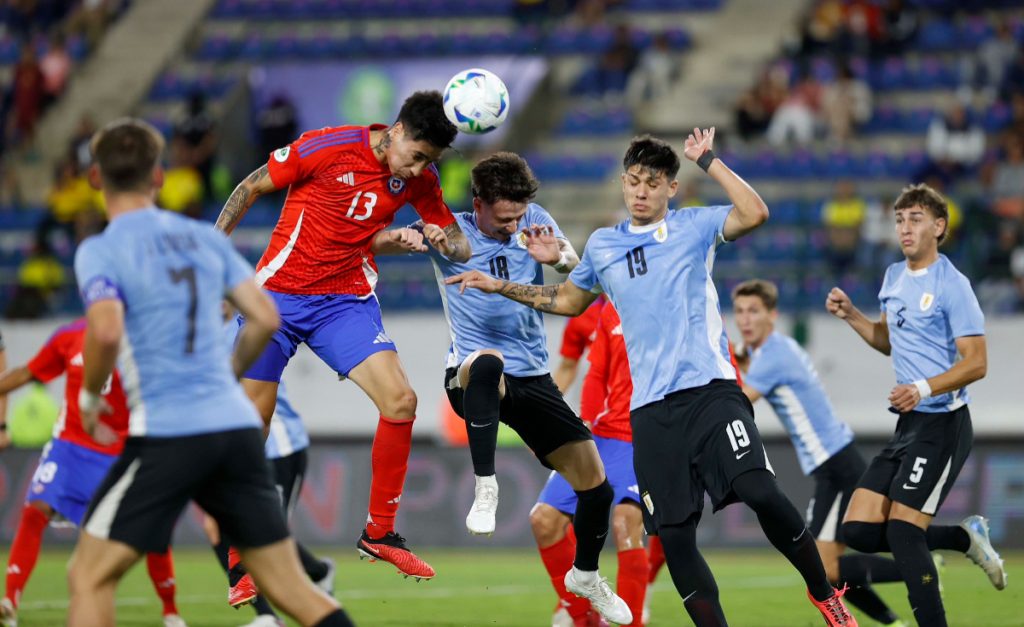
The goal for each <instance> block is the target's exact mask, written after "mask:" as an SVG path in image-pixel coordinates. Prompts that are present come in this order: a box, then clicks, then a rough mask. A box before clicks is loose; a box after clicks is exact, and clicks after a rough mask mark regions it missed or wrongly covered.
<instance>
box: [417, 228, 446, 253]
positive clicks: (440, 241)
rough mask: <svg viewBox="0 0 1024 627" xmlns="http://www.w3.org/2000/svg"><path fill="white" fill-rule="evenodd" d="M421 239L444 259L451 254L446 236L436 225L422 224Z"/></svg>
mask: <svg viewBox="0 0 1024 627" xmlns="http://www.w3.org/2000/svg"><path fill="white" fill-rule="evenodd" d="M423 237H424V238H426V240H427V241H428V242H430V245H431V246H433V247H434V249H435V250H437V252H439V253H441V254H442V255H444V256H445V257H447V256H449V255H450V254H451V247H450V246H449V245H448V235H447V234H446V233H445V232H444V229H442V228H441V227H439V226H437V225H436V224H424V225H423Z"/></svg>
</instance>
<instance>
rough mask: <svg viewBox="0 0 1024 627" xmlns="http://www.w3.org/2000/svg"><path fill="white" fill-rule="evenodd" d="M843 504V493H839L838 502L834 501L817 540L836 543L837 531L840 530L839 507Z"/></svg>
mask: <svg viewBox="0 0 1024 627" xmlns="http://www.w3.org/2000/svg"><path fill="white" fill-rule="evenodd" d="M842 503H843V493H842V492H839V493H838V494H836V500H834V501H832V507H830V508H829V510H828V515H827V516H825V522H824V524H822V525H821V531H820V532H819V533H818V537H817V538H816V539H817V540H821V541H822V542H835V541H836V531H838V530H839V506H840V505H842Z"/></svg>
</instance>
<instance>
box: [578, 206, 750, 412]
mask: <svg viewBox="0 0 1024 627" xmlns="http://www.w3.org/2000/svg"><path fill="white" fill-rule="evenodd" d="M731 209H732V207H731V206H719V207H691V208H688V209H678V210H672V211H669V212H668V215H667V216H666V217H665V220H664V221H662V222H658V223H656V224H651V225H648V226H645V227H636V226H633V225H631V224H630V223H629V221H628V220H626V221H624V222H622V223H621V224H619V225H617V226H614V227H608V228H603V229H598V230H597V231H595V232H594V234H593V235H591V236H590V241H588V242H587V248H586V250H585V251H584V252H583V259H582V260H581V261H580V265H579V266H577V267H576V269H575V270H573V271H572V274H570V275H569V280H570V281H572V282H573V283H575V284H576V285H577V286H578V287H580V288H581V289H584V290H591V291H595V292H599V291H602V290H603V291H604V292H605V293H606V294H608V297H609V298H611V301H612V303H613V304H614V305H615V309H617V310H618V312H619V316H620V317H621V318H622V330H623V336H624V337H625V340H626V354H627V355H628V357H629V364H630V366H629V370H630V374H631V375H632V377H633V400H632V403H631V404H630V409H637V408H638V407H643V406H644V405H648V404H650V403H654V402H656V401H660V400H661V399H663V398H665V396H667V395H669V394H671V393H672V392H676V391H678V390H684V389H687V388H694V387H699V386H701V385H705V384H707V383H709V382H710V381H711V380H713V379H735V378H736V371H735V370H733V367H732V364H731V363H730V362H729V341H728V339H727V338H726V336H725V331H724V330H723V328H722V313H721V310H720V309H719V305H718V292H717V291H716V290H715V284H714V283H713V282H712V280H711V268H712V266H713V265H714V262H715V251H716V249H717V248H718V246H719V245H721V244H722V243H723V242H724V241H725V237H724V235H723V234H722V229H723V228H724V227H725V219H726V217H728V215H729V211H730V210H731Z"/></svg>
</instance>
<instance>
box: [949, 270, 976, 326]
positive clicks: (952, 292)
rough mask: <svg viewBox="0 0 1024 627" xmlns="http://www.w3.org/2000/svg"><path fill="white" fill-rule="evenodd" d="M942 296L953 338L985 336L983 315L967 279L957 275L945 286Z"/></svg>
mask: <svg viewBox="0 0 1024 627" xmlns="http://www.w3.org/2000/svg"><path fill="white" fill-rule="evenodd" d="M943 295H944V296H945V301H946V302H945V303H944V306H945V309H946V313H947V315H948V316H949V329H950V331H952V333H953V337H954V338H957V337H968V336H971V335H985V314H983V313H982V312H981V306H980V305H979V304H978V297H977V296H975V295H974V290H972V289H971V282H970V281H968V280H967V277H965V276H964V275H962V274H958V275H957V276H956V278H955V279H954V280H953V281H950V282H949V283H948V284H947V286H946V287H945V289H944V290H943Z"/></svg>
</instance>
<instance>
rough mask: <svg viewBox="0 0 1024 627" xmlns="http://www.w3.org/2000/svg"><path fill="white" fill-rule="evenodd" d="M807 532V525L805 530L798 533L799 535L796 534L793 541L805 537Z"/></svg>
mask: <svg viewBox="0 0 1024 627" xmlns="http://www.w3.org/2000/svg"><path fill="white" fill-rule="evenodd" d="M805 533H807V528H806V527H804V530H803V531H801V532H800V533H798V534H797V536H796V537H795V538H793V542H796V541H797V540H799V539H800V538H802V537H804V534H805Z"/></svg>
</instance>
